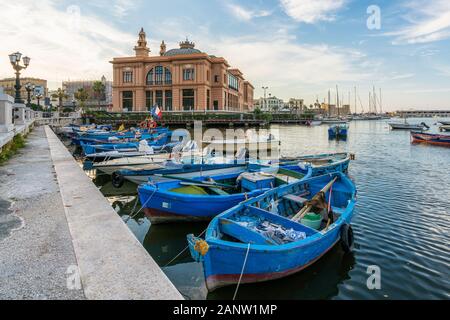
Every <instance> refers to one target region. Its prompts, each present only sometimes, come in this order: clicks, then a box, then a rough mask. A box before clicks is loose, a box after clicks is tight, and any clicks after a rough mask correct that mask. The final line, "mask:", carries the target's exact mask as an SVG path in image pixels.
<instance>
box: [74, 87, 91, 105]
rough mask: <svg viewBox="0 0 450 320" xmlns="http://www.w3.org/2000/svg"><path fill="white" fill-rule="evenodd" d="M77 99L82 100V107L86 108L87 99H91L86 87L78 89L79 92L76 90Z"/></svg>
mask: <svg viewBox="0 0 450 320" xmlns="http://www.w3.org/2000/svg"><path fill="white" fill-rule="evenodd" d="M74 96H75V99H77V100H78V101H79V102H80V108H81V109H84V108H85V104H84V103H85V101H86V100H87V99H89V93H88V92H87V91H86V89H84V88H80V89H78V91H77V92H75V95H74Z"/></svg>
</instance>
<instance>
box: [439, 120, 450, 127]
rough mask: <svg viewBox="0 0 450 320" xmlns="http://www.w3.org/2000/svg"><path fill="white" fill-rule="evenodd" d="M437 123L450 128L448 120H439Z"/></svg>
mask: <svg viewBox="0 0 450 320" xmlns="http://www.w3.org/2000/svg"><path fill="white" fill-rule="evenodd" d="M439 123H440V124H443V125H444V126H450V121H449V120H440V121H439Z"/></svg>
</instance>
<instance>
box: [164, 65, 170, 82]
mask: <svg viewBox="0 0 450 320" xmlns="http://www.w3.org/2000/svg"><path fill="white" fill-rule="evenodd" d="M164 81H165V82H166V84H172V72H170V70H169V69H168V68H164Z"/></svg>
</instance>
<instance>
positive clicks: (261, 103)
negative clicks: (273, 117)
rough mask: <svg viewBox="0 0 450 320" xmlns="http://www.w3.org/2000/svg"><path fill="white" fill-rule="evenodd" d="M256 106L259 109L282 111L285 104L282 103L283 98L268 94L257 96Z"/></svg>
mask: <svg viewBox="0 0 450 320" xmlns="http://www.w3.org/2000/svg"><path fill="white" fill-rule="evenodd" d="M256 106H257V107H258V108H259V109H260V110H261V111H265V112H270V111H282V110H284V109H285V107H286V104H285V103H284V101H283V99H279V98H277V97H275V96H270V95H269V97H266V98H259V99H258V101H257V102H256Z"/></svg>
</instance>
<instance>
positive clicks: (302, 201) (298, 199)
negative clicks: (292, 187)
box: [283, 194, 308, 206]
mask: <svg viewBox="0 0 450 320" xmlns="http://www.w3.org/2000/svg"><path fill="white" fill-rule="evenodd" d="M283 199H286V200H289V201H292V202H295V203H298V204H299V205H301V206H303V205H304V204H305V203H306V202H307V201H308V199H306V198H302V197H300V196H296V195H293V194H286V195H284V196H283Z"/></svg>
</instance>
